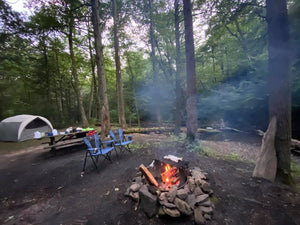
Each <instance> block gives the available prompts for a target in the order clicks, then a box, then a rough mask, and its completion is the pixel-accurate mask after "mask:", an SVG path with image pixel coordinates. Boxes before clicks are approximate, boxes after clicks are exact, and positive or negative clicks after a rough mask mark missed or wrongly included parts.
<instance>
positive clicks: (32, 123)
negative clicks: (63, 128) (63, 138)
mask: <svg viewBox="0 0 300 225" xmlns="http://www.w3.org/2000/svg"><path fill="white" fill-rule="evenodd" d="M52 130H53V127H52V124H51V123H50V121H49V120H47V119H46V118H44V117H42V116H33V115H18V116H13V117H9V118H6V119H4V120H2V121H1V122H0V141H25V140H29V139H33V136H34V132H36V131H39V132H51V131H52Z"/></svg>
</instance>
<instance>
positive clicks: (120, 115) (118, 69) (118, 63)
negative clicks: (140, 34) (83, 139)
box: [113, 0, 126, 128]
mask: <svg viewBox="0 0 300 225" xmlns="http://www.w3.org/2000/svg"><path fill="white" fill-rule="evenodd" d="M113 3H114V4H113V11H114V47H115V63H116V86H117V98H118V118H119V124H120V125H121V127H122V128H126V120H125V110H124V97H123V87H122V74H121V61H120V47H119V37H118V32H119V30H118V23H119V20H118V14H117V1H116V0H113Z"/></svg>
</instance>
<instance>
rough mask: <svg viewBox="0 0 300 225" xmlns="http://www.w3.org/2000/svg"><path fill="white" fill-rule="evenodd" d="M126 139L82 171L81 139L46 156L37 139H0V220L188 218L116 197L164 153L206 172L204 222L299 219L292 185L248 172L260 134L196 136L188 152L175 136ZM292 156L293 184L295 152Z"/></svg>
mask: <svg viewBox="0 0 300 225" xmlns="http://www.w3.org/2000/svg"><path fill="white" fill-rule="evenodd" d="M200 136H201V135H200ZM133 139H134V143H133V144H132V146H131V149H132V153H129V152H126V153H123V154H121V155H119V157H116V155H115V154H113V155H112V162H111V163H110V162H109V161H107V160H105V161H104V160H102V159H101V160H99V162H98V164H97V165H98V172H97V171H96V169H95V168H94V166H93V164H92V162H91V161H88V164H87V168H86V172H85V174H84V176H81V170H82V166H83V160H84V156H85V151H86V150H85V149H86V147H85V146H84V145H83V146H81V147H80V146H79V147H76V148H74V147H73V148H67V149H62V150H57V152H56V154H55V155H54V154H53V153H51V152H50V151H49V150H46V149H43V148H44V145H41V144H40V143H39V141H37V140H33V141H27V142H23V143H1V158H0V186H1V190H0V199H1V210H0V223H1V224H120V225H121V224H124V225H125V224H194V223H195V221H194V217H193V216H183V217H179V218H172V217H170V216H154V217H152V218H149V217H148V216H147V215H146V214H145V213H144V212H143V211H142V210H141V208H140V206H139V204H138V203H137V202H135V201H133V200H132V199H131V198H129V197H127V196H125V195H124V193H125V192H126V190H127V188H128V187H129V186H130V185H131V181H132V179H133V177H134V176H135V174H136V173H137V170H138V168H139V166H140V165H141V164H144V165H146V166H148V165H150V164H151V162H152V161H153V160H154V159H162V158H163V156H165V155H168V154H172V155H175V156H178V157H182V158H183V159H184V160H185V161H187V162H188V164H189V167H194V166H197V167H199V168H201V170H202V171H203V172H204V173H205V174H206V176H207V181H208V182H209V183H210V185H211V187H210V188H211V189H212V190H213V194H212V195H211V197H210V200H211V202H212V204H213V215H212V217H211V220H210V221H206V224H282V225H287V224H295V225H296V224H300V214H299V210H300V195H299V186H298V189H297V186H292V187H290V186H286V185H282V184H277V183H271V182H269V181H267V180H264V179H258V178H252V172H253V169H254V166H255V164H254V161H253V160H254V159H255V157H256V156H257V154H258V152H259V149H260V142H261V137H260V136H257V135H245V134H239V133H235V132H225V133H220V134H218V135H213V136H212V135H208V136H205V135H202V139H200V140H199V142H198V143H199V144H200V146H201V148H198V147H199V146H196V147H193V148H192V149H194V150H191V148H188V147H187V145H186V144H185V143H184V141H182V140H183V139H180V136H174V135H170V134H168V133H165V134H163V133H157V132H151V133H148V134H142V133H134V134H133ZM21 144H22V146H21ZM18 145H19V146H18ZM26 145H27V146H26ZM13 146H15V147H13ZM216 146H218V148H216ZM17 147H18V148H20V149H16V148H17ZM4 148H7V149H4ZM9 148H10V149H11V151H8V150H9ZM5 150H6V151H5ZM292 159H293V165H295V167H298V177H296V183H297V184H298V185H299V156H292Z"/></svg>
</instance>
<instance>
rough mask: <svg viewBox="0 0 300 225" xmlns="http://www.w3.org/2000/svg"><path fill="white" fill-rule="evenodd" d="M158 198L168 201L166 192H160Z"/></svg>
mask: <svg viewBox="0 0 300 225" xmlns="http://www.w3.org/2000/svg"><path fill="white" fill-rule="evenodd" d="M158 198H159V201H168V199H167V193H166V192H162V193H161V194H160V196H159V197H158Z"/></svg>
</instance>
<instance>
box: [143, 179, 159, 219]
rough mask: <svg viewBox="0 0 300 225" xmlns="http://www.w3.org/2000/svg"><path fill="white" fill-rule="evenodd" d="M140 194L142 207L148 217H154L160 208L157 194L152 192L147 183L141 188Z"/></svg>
mask: <svg viewBox="0 0 300 225" xmlns="http://www.w3.org/2000/svg"><path fill="white" fill-rule="evenodd" d="M139 195H140V207H141V209H142V210H143V211H144V212H145V213H146V215H147V216H148V217H153V216H154V215H155V214H156V212H157V210H158V204H157V196H156V195H153V194H151V193H150V192H149V191H148V188H147V186H146V185H143V186H142V187H141V188H140V190H139Z"/></svg>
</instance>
